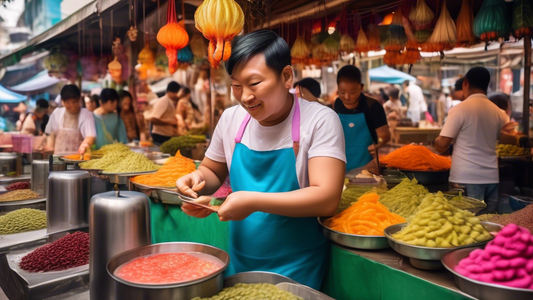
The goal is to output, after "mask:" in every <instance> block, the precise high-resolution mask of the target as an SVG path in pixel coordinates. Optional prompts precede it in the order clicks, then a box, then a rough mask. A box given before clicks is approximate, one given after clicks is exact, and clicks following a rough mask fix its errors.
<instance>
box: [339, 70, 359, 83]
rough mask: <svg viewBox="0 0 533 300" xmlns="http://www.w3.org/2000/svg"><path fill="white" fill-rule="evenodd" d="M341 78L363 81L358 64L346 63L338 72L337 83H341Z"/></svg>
mask: <svg viewBox="0 0 533 300" xmlns="http://www.w3.org/2000/svg"><path fill="white" fill-rule="evenodd" d="M341 80H346V81H350V82H357V83H363V82H362V81H361V70H359V68H358V67H356V66H352V65H346V66H344V67H342V68H341V69H340V70H339V73H337V84H339V83H340V82H341Z"/></svg>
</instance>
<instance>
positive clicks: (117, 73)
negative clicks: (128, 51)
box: [107, 56, 122, 83]
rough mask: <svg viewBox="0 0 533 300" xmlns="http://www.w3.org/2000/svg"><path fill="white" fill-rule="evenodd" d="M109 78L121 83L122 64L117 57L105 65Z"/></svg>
mask: <svg viewBox="0 0 533 300" xmlns="http://www.w3.org/2000/svg"><path fill="white" fill-rule="evenodd" d="M107 68H108V70H109V74H111V79H113V81H114V82H116V83H122V65H121V64H120V63H119V62H118V60H117V57H116V56H115V59H114V60H113V61H112V62H110V63H109V65H107Z"/></svg>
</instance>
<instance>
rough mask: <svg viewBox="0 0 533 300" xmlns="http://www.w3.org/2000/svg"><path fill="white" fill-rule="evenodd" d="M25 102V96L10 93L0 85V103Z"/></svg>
mask: <svg viewBox="0 0 533 300" xmlns="http://www.w3.org/2000/svg"><path fill="white" fill-rule="evenodd" d="M24 100H26V96H23V95H21V94H17V93H15V92H12V91H10V90H8V89H6V88H5V87H3V86H1V85H0V103H19V102H22V101H24Z"/></svg>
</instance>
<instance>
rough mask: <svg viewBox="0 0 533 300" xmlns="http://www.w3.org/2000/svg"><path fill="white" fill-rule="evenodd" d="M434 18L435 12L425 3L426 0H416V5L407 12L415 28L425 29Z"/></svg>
mask: <svg viewBox="0 0 533 300" xmlns="http://www.w3.org/2000/svg"><path fill="white" fill-rule="evenodd" d="M434 18H435V14H434V13H433V11H432V10H431V8H429V6H428V5H427V4H426V0H417V2H416V6H415V7H413V8H411V11H410V12H409V21H411V24H413V27H414V29H415V30H424V29H427V28H428V26H429V25H430V24H431V22H432V21H433V19H434Z"/></svg>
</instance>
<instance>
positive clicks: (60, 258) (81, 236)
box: [20, 231, 89, 272]
mask: <svg viewBox="0 0 533 300" xmlns="http://www.w3.org/2000/svg"><path fill="white" fill-rule="evenodd" d="M88 263H89V234H88V233H85V232H80V231H77V232H74V233H72V234H68V235H66V236H64V237H62V238H60V239H59V240H57V241H55V242H53V243H51V244H48V245H44V246H42V247H39V248H37V249H35V250H34V251H33V252H31V253H30V254H28V255H26V256H24V257H23V258H22V260H21V261H20V268H21V269H23V270H26V271H30V272H49V271H61V270H66V269H70V268H74V267H78V266H83V265H86V264H88Z"/></svg>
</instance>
